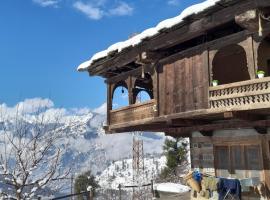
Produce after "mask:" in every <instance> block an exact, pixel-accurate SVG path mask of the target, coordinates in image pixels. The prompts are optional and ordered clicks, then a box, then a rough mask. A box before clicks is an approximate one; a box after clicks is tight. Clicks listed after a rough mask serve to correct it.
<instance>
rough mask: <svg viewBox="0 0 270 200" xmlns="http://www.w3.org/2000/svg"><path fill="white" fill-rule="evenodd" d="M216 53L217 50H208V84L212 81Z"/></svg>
mask: <svg viewBox="0 0 270 200" xmlns="http://www.w3.org/2000/svg"><path fill="white" fill-rule="evenodd" d="M217 52H218V49H213V50H209V53H208V54H209V83H210V84H211V83H212V81H213V61H214V58H215V56H216V54H217Z"/></svg>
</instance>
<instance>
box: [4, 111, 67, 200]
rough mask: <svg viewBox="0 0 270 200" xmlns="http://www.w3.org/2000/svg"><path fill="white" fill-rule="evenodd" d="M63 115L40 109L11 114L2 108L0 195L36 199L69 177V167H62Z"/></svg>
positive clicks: (63, 148) (19, 199)
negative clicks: (47, 113) (8, 114)
mask: <svg viewBox="0 0 270 200" xmlns="http://www.w3.org/2000/svg"><path fill="white" fill-rule="evenodd" d="M60 118H61V117H60V116H58V115H57V114H54V115H50V117H48V115H46V114H45V112H44V111H43V112H41V110H39V111H37V112H36V113H35V114H31V115H28V114H23V113H22V112H21V111H20V110H19V108H18V109H17V111H16V114H15V115H14V116H12V117H11V116H7V115H6V113H4V112H3V111H2V112H1V107H0V126H1V127H0V188H1V189H0V197H1V195H2V196H6V197H13V198H16V199H18V200H21V199H30V198H31V199H33V198H35V197H37V195H40V194H42V193H43V194H44V192H45V194H46V190H48V188H49V186H50V184H52V183H53V182H54V181H59V180H62V179H63V180H64V179H66V177H67V176H68V174H69V171H70V170H63V169H61V168H60V165H59V164H60V161H61V156H62V154H63V152H64V150H65V145H64V144H61V143H59V140H60V139H61V138H62V137H63V134H67V132H68V129H65V128H63V127H62V126H60V125H59V124H61V122H60ZM11 120H12V123H10V121H11ZM56 144H58V145H56Z"/></svg>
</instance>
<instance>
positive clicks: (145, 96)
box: [135, 91, 152, 103]
mask: <svg viewBox="0 0 270 200" xmlns="http://www.w3.org/2000/svg"><path fill="white" fill-rule="evenodd" d="M151 99H152V98H151V97H150V95H149V93H148V92H146V91H140V92H139V93H138V94H137V97H136V102H135V103H143V102H146V101H149V100H151Z"/></svg>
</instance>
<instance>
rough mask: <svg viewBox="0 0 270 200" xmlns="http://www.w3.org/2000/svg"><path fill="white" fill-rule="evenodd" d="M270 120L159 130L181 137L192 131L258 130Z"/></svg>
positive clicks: (266, 125) (269, 122)
mask: <svg viewBox="0 0 270 200" xmlns="http://www.w3.org/2000/svg"><path fill="white" fill-rule="evenodd" d="M269 126H270V120H259V121H253V122H250V121H233V122H224V123H217V124H207V125H201V126H193V127H181V128H168V129H164V130H161V132H169V133H170V134H173V135H174V136H175V137H178V136H181V135H182V134H191V133H192V132H194V131H202V132H208V131H214V130H224V129H239V128H254V127H256V128H258V127H269Z"/></svg>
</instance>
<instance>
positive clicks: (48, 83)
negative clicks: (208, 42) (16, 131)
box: [0, 0, 202, 108]
mask: <svg viewBox="0 0 270 200" xmlns="http://www.w3.org/2000/svg"><path fill="white" fill-rule="evenodd" d="M198 2H202V1H198V0H191V1H190V0H189V1H183V0H136V1H131V0H1V1H0V13H1V16H0V104H1V103H7V104H8V105H14V104H16V103H17V102H19V101H22V100H24V99H27V98H34V97H40V98H50V99H52V101H53V102H54V103H55V105H56V106H59V107H67V108H72V107H90V108H96V107H98V106H100V105H101V104H103V103H104V102H105V101H106V87H105V84H104V80H103V79H101V78H98V77H91V78H90V77H89V76H88V74H87V73H78V72H76V67H77V65H79V64H80V63H81V62H83V61H85V60H87V59H89V58H90V57H91V56H92V54H94V53H95V52H97V51H100V50H103V49H105V48H107V47H108V46H110V45H111V44H113V43H115V42H118V41H122V40H125V39H127V38H128V36H129V35H131V34H132V33H135V32H141V31H143V30H144V29H146V28H149V27H152V26H155V25H156V24H157V23H158V22H159V21H161V20H164V19H166V18H169V17H174V16H176V15H178V14H179V13H180V12H181V11H182V10H183V9H184V8H186V7H187V6H189V5H191V4H194V3H198Z"/></svg>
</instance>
